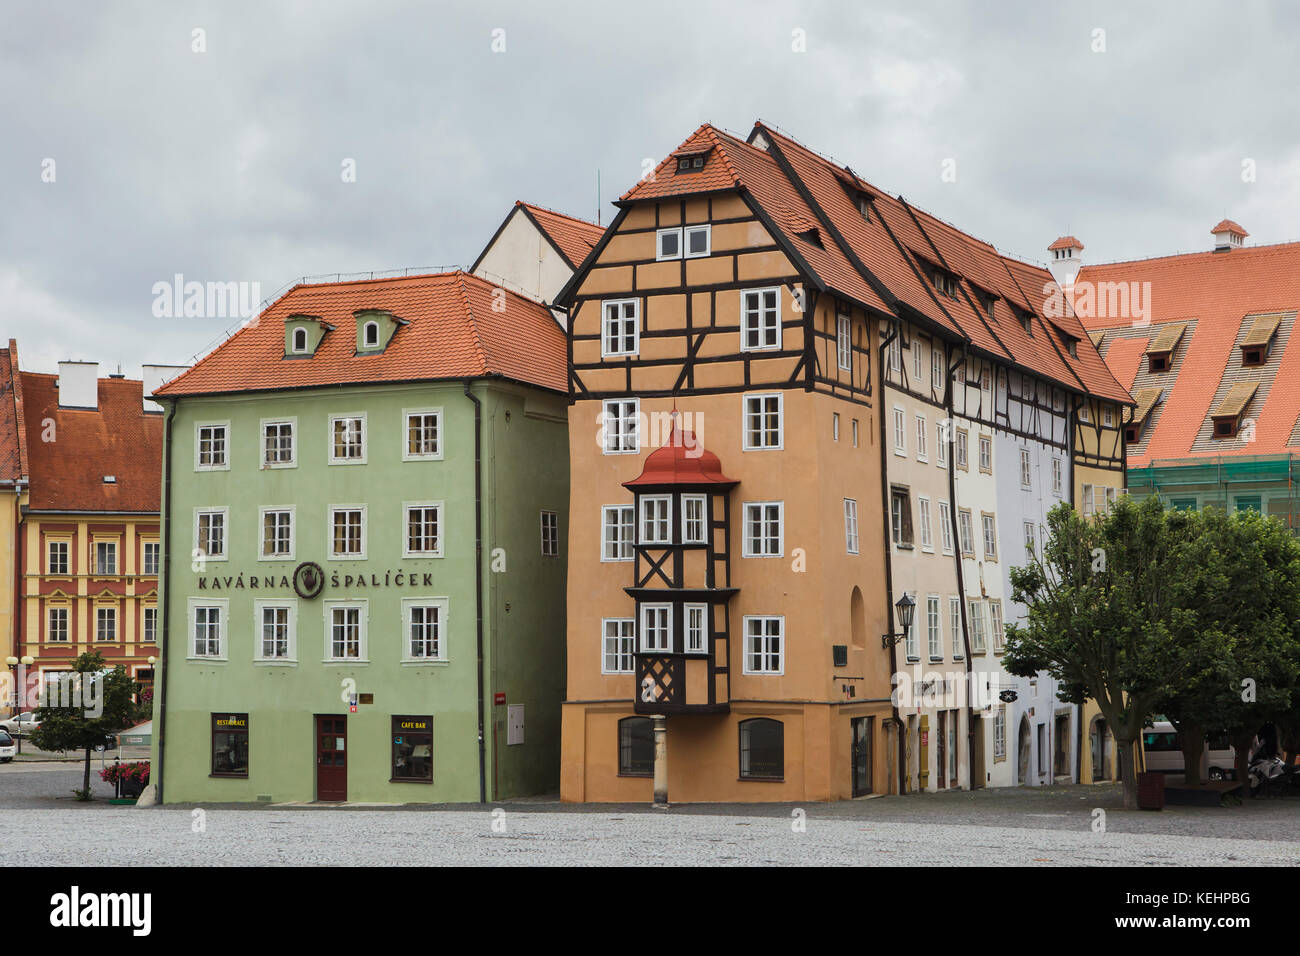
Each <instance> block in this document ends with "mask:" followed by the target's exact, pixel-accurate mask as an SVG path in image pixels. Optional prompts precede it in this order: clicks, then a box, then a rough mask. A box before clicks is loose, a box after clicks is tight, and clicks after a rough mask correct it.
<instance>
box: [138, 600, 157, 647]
mask: <svg viewBox="0 0 1300 956" xmlns="http://www.w3.org/2000/svg"><path fill="white" fill-rule="evenodd" d="M140 615H141V616H140V627H141V635H142V637H141V639H142V640H143V641H144V643H146V644H157V643H158V607H157V606H156V605H153V604H150V605H148V606H146V607H144V608H142V609H141V610H140Z"/></svg>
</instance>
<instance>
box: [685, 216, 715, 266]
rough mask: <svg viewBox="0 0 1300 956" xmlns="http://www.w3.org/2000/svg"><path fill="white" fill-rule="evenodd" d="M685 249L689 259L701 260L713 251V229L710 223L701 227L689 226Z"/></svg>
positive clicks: (686, 229)
mask: <svg viewBox="0 0 1300 956" xmlns="http://www.w3.org/2000/svg"><path fill="white" fill-rule="evenodd" d="M683 231H684V232H685V234H686V239H685V242H684V243H683V247H684V249H685V252H686V258H687V259H701V258H703V257H704V256H707V255H709V254H710V253H712V251H713V227H712V226H710V225H709V224H708V223H705V224H703V225H699V226H687V227H686V228H685V229H684V230H683Z"/></svg>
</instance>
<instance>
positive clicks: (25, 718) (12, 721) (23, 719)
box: [0, 710, 41, 737]
mask: <svg viewBox="0 0 1300 956" xmlns="http://www.w3.org/2000/svg"><path fill="white" fill-rule="evenodd" d="M40 725H41V722H40V721H39V720H37V719H36V712H35V711H34V710H29V711H27V712H26V713H22V714H19V715H17V716H16V717H9V718H7V719H5V720H0V730H3V731H6V732H8V733H10V734H14V735H17V736H22V737H26V736H27V735H28V734H30V733H31V732H32V731H33V730H35V729H36V728H37V727H39V726H40Z"/></svg>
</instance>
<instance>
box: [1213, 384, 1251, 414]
mask: <svg viewBox="0 0 1300 956" xmlns="http://www.w3.org/2000/svg"><path fill="white" fill-rule="evenodd" d="M1257 388H1259V382H1238V383H1237V384H1236V385H1234V386H1232V388H1230V389H1228V394H1227V395H1225V396H1224V398H1223V401H1221V402H1219V407H1218V408H1216V409H1215V410H1214V415H1213V416H1212V417H1213V418H1237V417H1238V416H1240V415H1241V413H1242V412H1244V411H1245V410H1246V406H1247V405H1249V404H1250V400H1251V399H1252V398H1254V397H1255V390H1256V389H1257Z"/></svg>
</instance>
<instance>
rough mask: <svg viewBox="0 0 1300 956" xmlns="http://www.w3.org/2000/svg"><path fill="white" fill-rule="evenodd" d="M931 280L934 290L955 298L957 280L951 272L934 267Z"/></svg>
mask: <svg viewBox="0 0 1300 956" xmlns="http://www.w3.org/2000/svg"><path fill="white" fill-rule="evenodd" d="M931 281H933V282H934V288H935V290H936V291H937V292H939V293H940V294H941V295H946V296H947V297H948V298H950V299H955V298H957V280H956V278H955V277H954V276H953V275H952V274H951V273H948V272H944V271H943V270H942V269H935V270H934V272H933V273H932V279H931Z"/></svg>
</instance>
